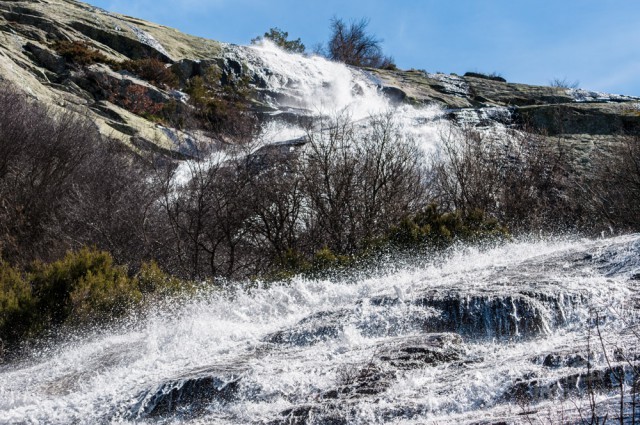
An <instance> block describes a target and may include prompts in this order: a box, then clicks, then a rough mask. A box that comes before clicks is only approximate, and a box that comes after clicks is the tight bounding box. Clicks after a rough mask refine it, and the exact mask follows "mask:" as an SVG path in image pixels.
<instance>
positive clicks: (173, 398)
mask: <svg viewBox="0 0 640 425" xmlns="http://www.w3.org/2000/svg"><path fill="white" fill-rule="evenodd" d="M244 373H245V371H244V370H242V369H238V368H220V369H218V368H213V369H202V370H198V371H193V372H192V373H190V374H187V375H183V376H180V377H178V378H175V379H171V380H168V381H166V382H164V383H162V384H160V385H158V386H157V387H156V388H152V389H150V390H148V391H145V392H143V393H141V394H140V395H139V396H138V398H137V399H138V401H137V402H136V403H135V405H134V406H132V407H131V408H130V409H129V415H128V416H129V418H131V419H142V418H149V417H158V416H166V415H172V414H179V415H181V416H185V417H196V416H199V415H201V414H203V413H204V412H205V411H206V409H207V406H209V405H211V404H212V403H227V402H230V401H232V400H233V399H234V397H235V396H236V394H237V392H238V387H239V385H240V381H241V379H242V376H243V374H244Z"/></svg>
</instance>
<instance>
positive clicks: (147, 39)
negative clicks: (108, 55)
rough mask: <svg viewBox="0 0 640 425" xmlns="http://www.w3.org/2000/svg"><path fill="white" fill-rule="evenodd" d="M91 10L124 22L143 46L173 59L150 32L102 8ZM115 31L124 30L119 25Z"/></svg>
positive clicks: (92, 8)
mask: <svg viewBox="0 0 640 425" xmlns="http://www.w3.org/2000/svg"><path fill="white" fill-rule="evenodd" d="M91 10H92V11H94V12H99V13H102V14H103V15H106V16H109V17H111V18H114V19H117V20H118V21H120V22H122V23H123V24H124V25H126V26H127V27H129V29H130V30H131V31H133V33H134V34H135V35H136V37H137V38H138V41H140V42H141V43H143V44H146V45H147V46H149V47H151V48H153V49H156V50H157V51H158V52H160V53H162V54H163V55H165V56H166V57H168V58H170V57H171V56H170V55H169V53H167V51H166V50H165V48H164V46H163V45H162V44H160V42H159V41H158V40H156V39H155V38H154V37H153V36H152V35H151V34H149V33H148V32H146V31H143V30H141V29H140V28H138V27H136V26H135V25H133V24H130V23H128V22H124V21H122V19H120V17H119V16H117V15H116V14H114V13H111V12H109V11H108V10H105V9H102V8H100V7H94V6H92V7H91ZM114 30H115V31H122V28H121V27H120V26H119V25H115V27H114Z"/></svg>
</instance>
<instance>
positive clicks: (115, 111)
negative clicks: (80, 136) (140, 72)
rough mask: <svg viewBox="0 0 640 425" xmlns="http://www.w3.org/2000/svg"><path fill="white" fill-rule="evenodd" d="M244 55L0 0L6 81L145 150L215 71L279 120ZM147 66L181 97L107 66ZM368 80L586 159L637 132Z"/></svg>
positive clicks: (429, 78)
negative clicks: (86, 51) (83, 50)
mask: <svg viewBox="0 0 640 425" xmlns="http://www.w3.org/2000/svg"><path fill="white" fill-rule="evenodd" d="M61 41H66V42H80V43H84V44H85V45H86V46H87V47H88V48H90V49H91V50H92V51H96V52H98V53H99V54H100V55H102V57H103V58H104V60H103V62H109V63H102V64H95V65H91V66H89V67H81V68H80V67H74V66H70V65H69V63H68V61H67V60H65V58H64V57H63V55H61V54H60V53H59V52H57V51H56V48H55V45H56V43H59V42H61ZM238 49H243V48H242V47H239V46H231V45H227V44H224V43H220V42H217V41H212V40H206V39H203V38H199V37H194V36H190V35H186V34H183V33H181V32H179V31H177V30H175V29H171V28H167V27H164V26H161V25H157V24H153V23H149V22H145V21H142V20H139V19H135V18H132V17H127V16H122V15H118V14H115V13H110V12H107V11H105V10H102V9H99V8H96V7H92V6H90V5H87V4H84V3H80V2H77V1H74V0H39V1H26V0H25V1H20V0H18V1H16V0H11V1H9V0H0V82H2V81H8V82H11V83H13V84H14V85H16V86H18V87H20V88H21V89H23V90H24V91H25V92H27V93H29V95H31V96H32V97H34V98H36V99H38V101H42V102H45V103H47V104H48V105H51V107H53V108H62V109H65V110H70V111H74V112H76V113H78V114H81V115H83V116H88V117H90V119H92V120H93V121H94V122H95V123H96V125H97V126H98V128H99V129H100V131H101V132H102V133H103V134H106V135H108V136H110V137H114V138H117V139H120V140H122V141H124V142H125V143H128V144H131V145H134V146H138V147H139V148H143V149H149V148H153V149H161V150H165V151H176V150H177V149H178V148H177V143H176V142H177V141H179V140H181V139H184V138H186V137H188V136H187V135H185V134H183V133H181V132H179V131H176V130H173V129H170V128H167V125H161V124H160V123H158V122H157V120H154V119H153V115H154V114H153V111H155V110H157V109H158V108H160V107H162V106H163V105H165V104H166V103H168V102H178V103H180V102H184V100H185V98H186V95H184V93H181V92H180V89H181V88H184V87H185V84H186V82H187V81H188V80H189V79H190V78H192V77H194V76H198V75H204V74H205V73H207V72H211V70H212V69H213V74H215V75H217V76H219V78H220V83H221V84H222V85H224V84H227V83H229V81H231V80H232V79H234V78H243V79H244V80H245V81H248V82H249V85H250V87H253V88H255V90H249V91H248V92H247V96H253V95H255V96H256V98H255V99H251V102H252V103H253V105H254V107H255V108H256V111H271V112H273V105H266V104H265V102H264V100H265V98H269V99H276V100H277V99H278V98H281V99H282V98H286V97H287V96H288V94H287V93H284V92H277V91H273V90H270V88H269V87H268V82H267V81H265V78H264V75H262V74H260V75H259V74H258V73H256V72H254V70H252V67H251V66H246V65H247V64H245V63H242V60H238V55H237V54H235V53H237V51H238ZM241 56H242V55H240V57H241ZM142 58H155V59H158V60H160V61H162V62H163V63H165V64H166V66H167V67H169V66H171V67H172V70H173V71H174V72H175V74H176V75H177V77H178V80H179V84H178V87H177V90H171V89H168V88H167V87H158V86H157V85H154V84H152V83H150V82H148V81H141V79H140V78H137V77H135V76H133V75H131V74H128V73H127V72H126V71H121V70H117V69H114V67H112V66H111V65H110V64H117V63H122V62H123V61H126V60H136V59H142ZM362 72H364V74H365V75H367V76H368V78H370V79H371V80H372V81H374V82H375V84H377V85H378V87H379V89H380V91H381V93H383V94H385V95H386V96H387V97H388V98H389V99H391V100H392V101H393V102H398V103H410V104H414V105H425V104H437V105H441V106H442V107H444V108H446V109H447V110H448V111H449V112H450V114H449V117H450V118H451V119H453V120H456V121H465V120H471V122H472V123H473V124H474V125H485V124H487V123H491V122H494V121H498V122H505V121H506V122H507V123H514V124H519V125H522V124H525V125H527V126H530V128H533V129H536V130H540V131H543V132H544V133H546V134H548V135H550V136H556V137H563V138H564V139H565V140H566V143H567V144H569V145H570V146H572V147H574V148H575V149H574V150H575V151H576V152H578V154H580V152H582V154H581V155H582V157H584V158H585V160H588V156H589V152H590V151H591V150H592V149H593V146H594V144H598V143H604V144H606V143H608V142H609V141H610V140H612V139H611V138H612V137H614V136H617V135H620V134H626V135H639V134H640V98H634V97H629V96H619V95H605V94H601V93H595V92H589V91H586V90H577V89H565V88H559V87H540V86H529V85H524V84H513V83H508V82H506V81H504V79H500V78H491V77H487V76H483V75H481V74H466V75H465V76H457V75H453V74H452V75H447V74H439V73H435V74H434V73H427V72H424V71H419V70H409V71H400V70H397V71H391V70H378V69H365V70H362ZM268 73H269V72H267V74H268ZM131 93H135V95H136V96H142V97H143V99H144V101H145V102H146V103H147V104H149V105H151V108H148V109H141V108H136V107H135V106H132V105H131V104H130V103H127V102H124V101H122V99H126V98H127V96H129V97H130V95H131ZM251 93H253V95H252V94H251ZM257 94H259V96H258V95H257ZM276 112H277V115H278V116H279V119H283V118H287V119H295V116H296V114H298V112H296V111H295V110H290V109H287V110H285V109H283V110H279V111H276Z"/></svg>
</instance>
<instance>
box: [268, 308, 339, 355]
mask: <svg viewBox="0 0 640 425" xmlns="http://www.w3.org/2000/svg"><path fill="white" fill-rule="evenodd" d="M347 315H348V312H347V311H346V310H339V311H322V312H319V313H317V314H313V315H311V316H309V317H306V318H304V319H302V320H301V321H300V322H298V323H297V324H296V325H295V326H293V327H292V328H290V329H284V330H281V331H278V332H274V333H272V334H270V335H268V336H267V337H265V338H264V341H265V342H270V343H273V344H286V345H298V346H306V345H313V344H317V343H319V342H322V341H326V340H328V339H331V338H336V337H338V335H340V333H341V332H342V330H343V326H344V325H343V319H344V318H345V317H346V316H347Z"/></svg>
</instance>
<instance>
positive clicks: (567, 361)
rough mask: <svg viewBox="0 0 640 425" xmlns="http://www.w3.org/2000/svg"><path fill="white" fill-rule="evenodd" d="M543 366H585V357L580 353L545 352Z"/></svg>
mask: <svg viewBox="0 0 640 425" xmlns="http://www.w3.org/2000/svg"><path fill="white" fill-rule="evenodd" d="M542 365H543V366H544V367H548V368H552V369H558V368H561V367H585V366H587V359H585V358H584V357H583V356H582V355H581V354H575V353H573V354H571V353H566V354H547V355H546V356H545V357H544V360H543V361H542Z"/></svg>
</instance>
